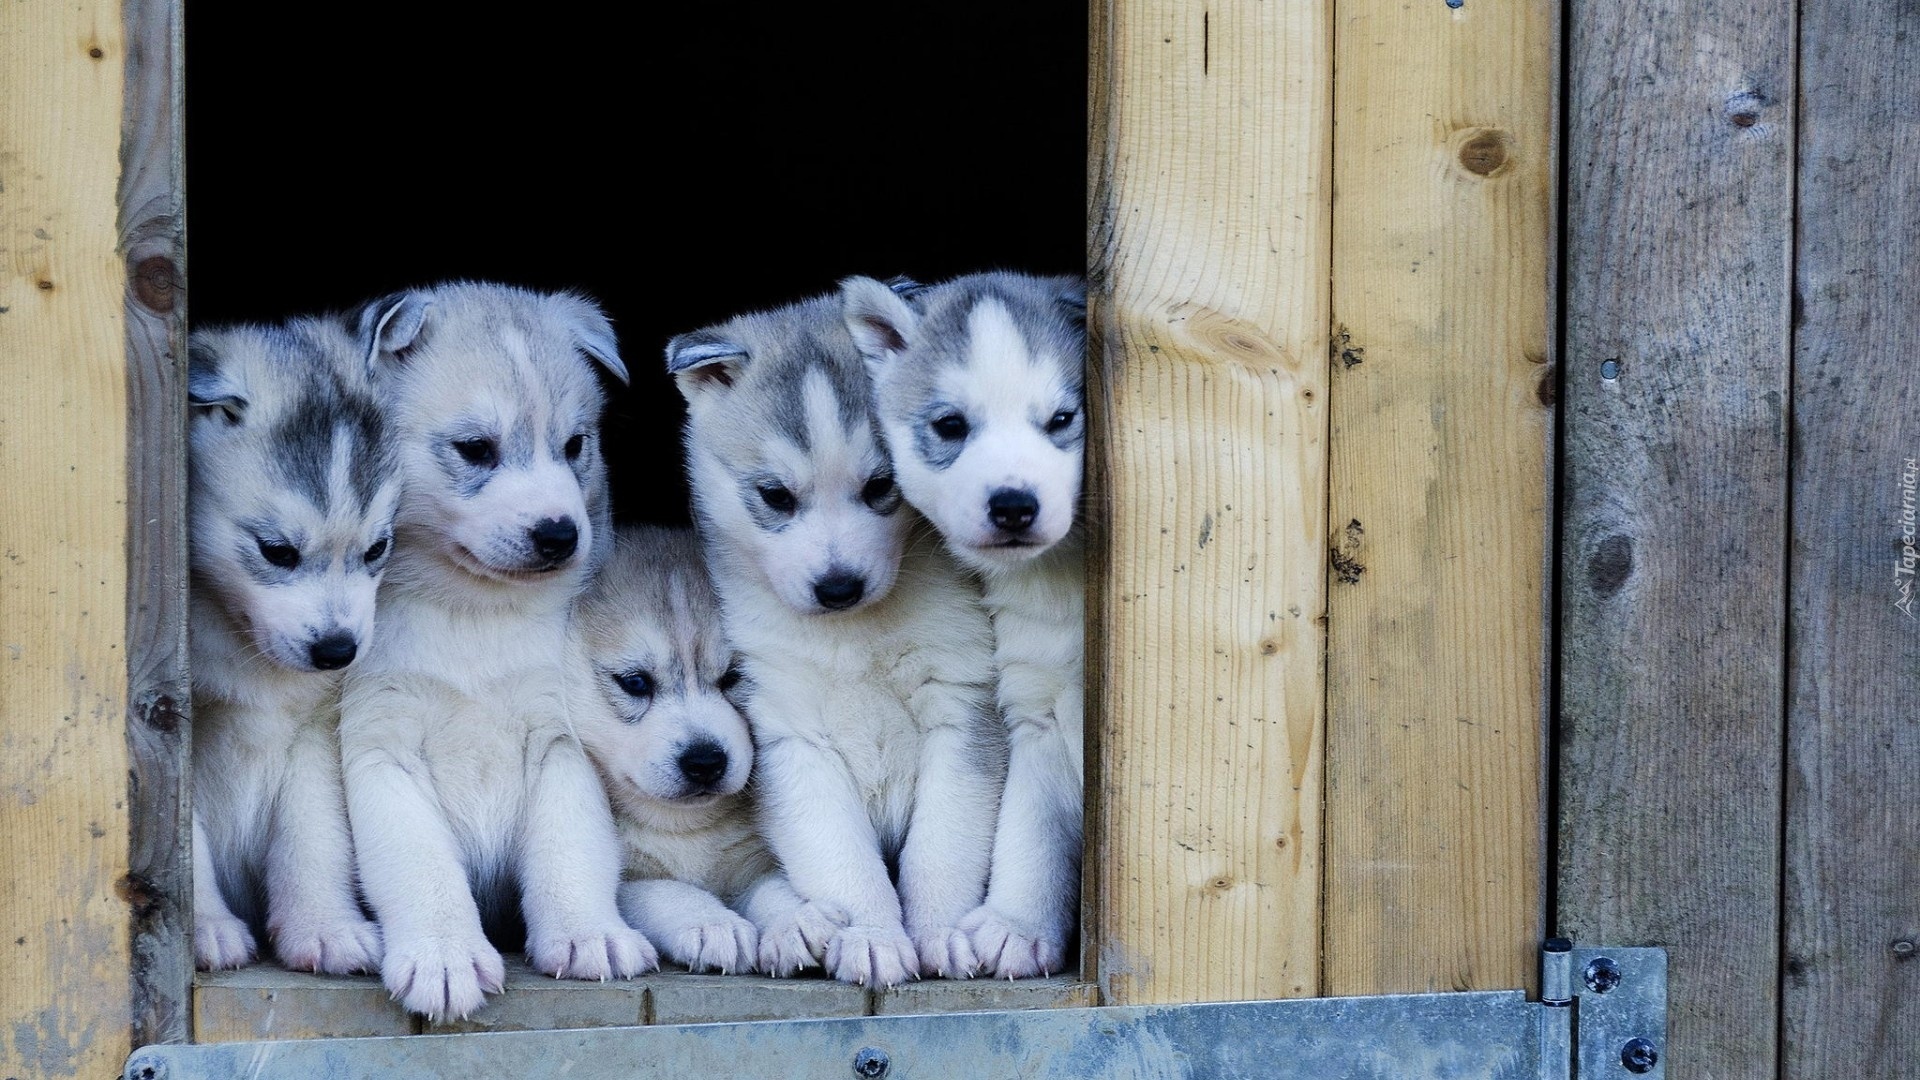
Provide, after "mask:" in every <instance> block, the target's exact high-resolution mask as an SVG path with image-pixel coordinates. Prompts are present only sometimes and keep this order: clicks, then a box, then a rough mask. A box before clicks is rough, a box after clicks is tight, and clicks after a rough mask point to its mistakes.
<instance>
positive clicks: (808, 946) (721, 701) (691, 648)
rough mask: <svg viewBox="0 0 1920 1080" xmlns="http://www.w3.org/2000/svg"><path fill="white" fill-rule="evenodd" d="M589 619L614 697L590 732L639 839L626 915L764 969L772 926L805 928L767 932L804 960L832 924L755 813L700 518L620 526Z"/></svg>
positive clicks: (584, 614) (716, 959)
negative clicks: (763, 934) (802, 892)
mask: <svg viewBox="0 0 1920 1080" xmlns="http://www.w3.org/2000/svg"><path fill="white" fill-rule="evenodd" d="M579 627H580V632H581V633H582V634H583V635H584V636H585V638H586V642H587V651H588V654H589V656H590V657H591V658H592V660H593V668H594V678H595V681H596V683H597V684H598V686H599V688H600V691H601V693H602V694H604V695H605V696H606V698H607V702H608V705H609V706H610V708H609V709H608V710H607V711H606V712H604V713H601V714H598V715H596V716H593V717H591V718H587V719H583V720H582V721H581V723H580V729H579V730H580V741H581V742H582V743H584V744H585V745H586V748H587V753H588V755H589V756H591V757H592V758H593V761H594V764H595V765H597V766H599V768H600V774H601V777H602V778H603V779H604V780H605V781H606V783H607V792H608V794H609V795H610V796H611V797H612V799H613V807H614V814H615V817H616V819H617V820H618V822H619V825H620V835H621V839H622V840H624V841H625V844H626V864H625V875H624V876H625V880H624V881H623V882H622V884H621V886H620V913H621V914H622V915H625V916H626V917H627V921H628V922H629V923H631V924H633V925H634V926H635V927H637V928H638V929H640V930H641V931H642V932H643V933H645V934H646V935H647V937H649V938H650V939H652V940H653V941H654V942H655V943H656V944H657V945H658V946H659V948H660V950H661V951H662V952H663V953H665V954H666V955H667V957H668V958H669V959H672V960H675V961H678V962H679V963H682V964H685V965H686V966H687V967H689V968H692V969H694V970H696V971H698V970H703V969H715V970H718V971H722V972H735V971H750V970H753V969H754V968H756V967H757V966H758V964H759V956H760V928H761V927H763V926H771V927H774V928H775V930H776V932H784V933H789V934H798V935H799V937H798V939H797V940H790V941H785V942H769V943H768V957H769V970H770V971H772V973H774V974H778V975H789V974H792V973H793V971H794V970H796V969H797V968H798V967H800V966H802V965H803V964H804V963H806V962H807V960H808V953H809V951H810V950H817V949H823V948H824V947H825V945H826V942H827V939H828V938H829V937H830V935H831V931H832V929H833V927H832V926H831V925H830V924H827V923H825V922H824V921H823V920H820V919H819V918H817V917H810V916H811V914H812V913H811V912H810V911H803V910H802V905H801V901H800V899H799V897H798V896H796V895H795V894H794V892H793V889H792V887H791V886H789V885H788V884H787V880H786V877H785V876H784V875H783V874H781V873H780V872H779V867H778V865H777V864H776V863H775V861H774V858H773V853H772V852H771V851H769V850H768V849H767V844H766V841H765V840H763V839H762V838H761V836H760V830H759V827H758V826H757V825H756V824H755V822H754V817H753V806H752V802H751V800H750V797H749V795H748V793H747V780H748V777H749V776H750V775H751V772H752V768H753V738H752V734H751V732H750V730H749V728H748V725H747V718H746V717H745V716H744V715H742V714H741V712H740V709H739V706H738V705H737V704H736V703H735V701H734V699H735V698H736V697H739V696H741V695H742V694H743V693H744V688H742V687H741V686H740V683H741V671H740V668H739V666H738V665H737V664H736V663H735V658H734V655H733V648H732V646H731V645H730V644H728V642H727V638H726V634H725V632H724V631H723V630H722V629H721V624H720V598H719V596H718V594H716V593H715V592H714V589H713V583H712V582H711V581H710V580H709V578H708V576H707V568H706V562H705V560H704V559H703V558H702V557H701V554H700V541H699V539H698V538H697V537H696V536H695V535H694V533H693V531H692V530H691V529H667V528H658V527H653V526H639V525H634V526H626V527H623V528H621V529H620V530H619V532H618V534H617V535H616V537H615V539H614V549H613V556H612V558H611V559H609V561H608V562H607V565H606V567H605V568H604V569H603V570H601V571H600V574H599V576H598V577H597V578H596V579H595V581H594V585H593V588H592V590H591V591H589V592H588V594H587V597H586V599H585V600H584V601H583V602H582V603H581V607H580V617H579ZM783 961H784V966H783Z"/></svg>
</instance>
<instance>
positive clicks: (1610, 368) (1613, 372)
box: [1600, 360, 1620, 381]
mask: <svg viewBox="0 0 1920 1080" xmlns="http://www.w3.org/2000/svg"><path fill="white" fill-rule="evenodd" d="M1600 377H1601V378H1603V379H1606V380H1608V381H1612V380H1614V379H1617V378H1619V377H1620V361H1618V360H1602V361H1600Z"/></svg>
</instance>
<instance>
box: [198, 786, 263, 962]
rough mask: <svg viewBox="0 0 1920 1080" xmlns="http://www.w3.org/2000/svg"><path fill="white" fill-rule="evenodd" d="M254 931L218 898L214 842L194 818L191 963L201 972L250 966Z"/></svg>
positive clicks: (225, 901)
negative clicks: (214, 864) (214, 865)
mask: <svg viewBox="0 0 1920 1080" xmlns="http://www.w3.org/2000/svg"><path fill="white" fill-rule="evenodd" d="M258 951H259V950H258V946H256V945H255V944H254V940H253V931H251V930H248V929H247V924H246V922H245V921H244V920H242V919H241V918H240V917H239V916H238V915H235V914H234V913H233V909H232V908H229V907H228V906H227V898H226V897H224V896H221V895H220V877H219V875H218V874H217V873H215V872H214V869H213V843H212V842H211V841H209V840H208V839H207V827H206V826H205V825H203V824H201V822H200V815H199V814H195V815H193V962H194V965H195V966H196V967H198V968H199V969H200V970H202V971H219V970H221V969H222V968H237V967H241V966H244V965H246V964H250V963H252V962H253V958H254V957H255V956H256V955H257V954H258Z"/></svg>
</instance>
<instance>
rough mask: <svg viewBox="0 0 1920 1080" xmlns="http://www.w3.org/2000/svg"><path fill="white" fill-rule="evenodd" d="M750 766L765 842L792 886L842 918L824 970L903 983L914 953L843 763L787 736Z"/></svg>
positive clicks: (915, 966)
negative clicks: (756, 780) (758, 795)
mask: <svg viewBox="0 0 1920 1080" xmlns="http://www.w3.org/2000/svg"><path fill="white" fill-rule="evenodd" d="M754 768H755V769H757V770H758V771H759V773H760V784H761V787H760V793H761V803H760V807H761V821H762V824H763V825H764V827H765V831H766V833H767V842H768V843H769V844H770V845H772V847H773V850H774V854H776V855H778V856H779V857H780V865H781V866H782V867H783V868H784V869H785V870H786V872H787V876H788V878H789V879H790V880H791V881H792V883H793V888H794V891H795V892H797V893H799V894H800V895H801V896H803V897H805V898H806V899H807V900H808V901H810V902H811V903H813V904H815V905H818V908H819V910H820V911H821V912H834V913H839V914H844V915H845V917H846V923H845V925H843V926H842V927H841V928H840V929H839V930H838V931H837V932H836V933H835V934H834V935H833V939H832V941H830V942H829V943H828V945H827V952H826V956H825V958H824V960H825V964H826V968H827V972H828V973H829V974H831V975H832V976H833V977H834V978H836V979H839V980H841V981H842V982H850V983H860V984H862V985H872V986H893V985H895V984H897V983H901V982H905V981H906V980H907V979H908V978H909V977H910V976H912V975H913V974H914V973H915V972H917V971H918V970H919V969H920V962H919V956H918V954H917V953H916V952H915V951H914V947H913V941H912V939H910V938H908V937H907V933H906V928H905V927H904V926H903V925H902V924H901V921H900V897H899V895H898V894H896V893H895V892H894V891H893V882H892V879H891V878H890V877H889V876H888V874H887V864H886V862H885V861H884V860H883V859H882V858H881V855H880V838H879V836H878V834H876V833H875V832H874V828H873V821H872V819H871V818H869V817H868V816H867V810H866V807H865V806H864V805H863V804H862V802H861V800H860V793H859V792H858V791H857V790H856V789H855V787H854V784H853V777H852V776H850V775H848V773H847V767H846V763H845V762H843V761H842V760H841V759H840V757H839V755H837V754H835V753H833V752H832V751H831V750H829V749H827V748H825V747H821V746H815V745H813V744H810V743H808V742H806V741H804V740H802V739H799V738H792V737H788V738H776V739H772V740H770V741H769V742H768V743H767V744H766V745H765V746H763V747H762V748H761V749H760V751H759V755H758V757H757V758H756V760H755V765H754Z"/></svg>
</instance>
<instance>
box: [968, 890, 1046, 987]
mask: <svg viewBox="0 0 1920 1080" xmlns="http://www.w3.org/2000/svg"><path fill="white" fill-rule="evenodd" d="M960 929H961V930H962V931H963V932H965V933H966V934H967V935H969V937H970V938H971V939H972V941H973V952H974V955H975V956H977V957H979V958H980V967H981V969H982V970H984V971H988V972H991V973H992V974H994V975H996V976H998V977H1000V978H1002V979H1027V978H1032V977H1033V976H1036V975H1051V974H1053V973H1054V972H1056V971H1065V970H1066V968H1067V943H1066V939H1065V937H1064V936H1062V935H1060V934H1058V933H1053V932H1049V931H1047V930H1045V929H1043V928H1041V927H1039V926H1035V925H1032V924H1030V923H1027V922H1025V921H1023V920H1019V919H1015V918H1013V917H1011V916H1009V915H1007V914H1005V913H1004V912H1001V911H998V910H996V909H995V908H994V907H993V906H992V905H990V904H982V905H980V906H979V907H977V908H974V909H973V910H972V911H971V912H969V913H968V914H967V917H966V918H964V919H961V920H960Z"/></svg>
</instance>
